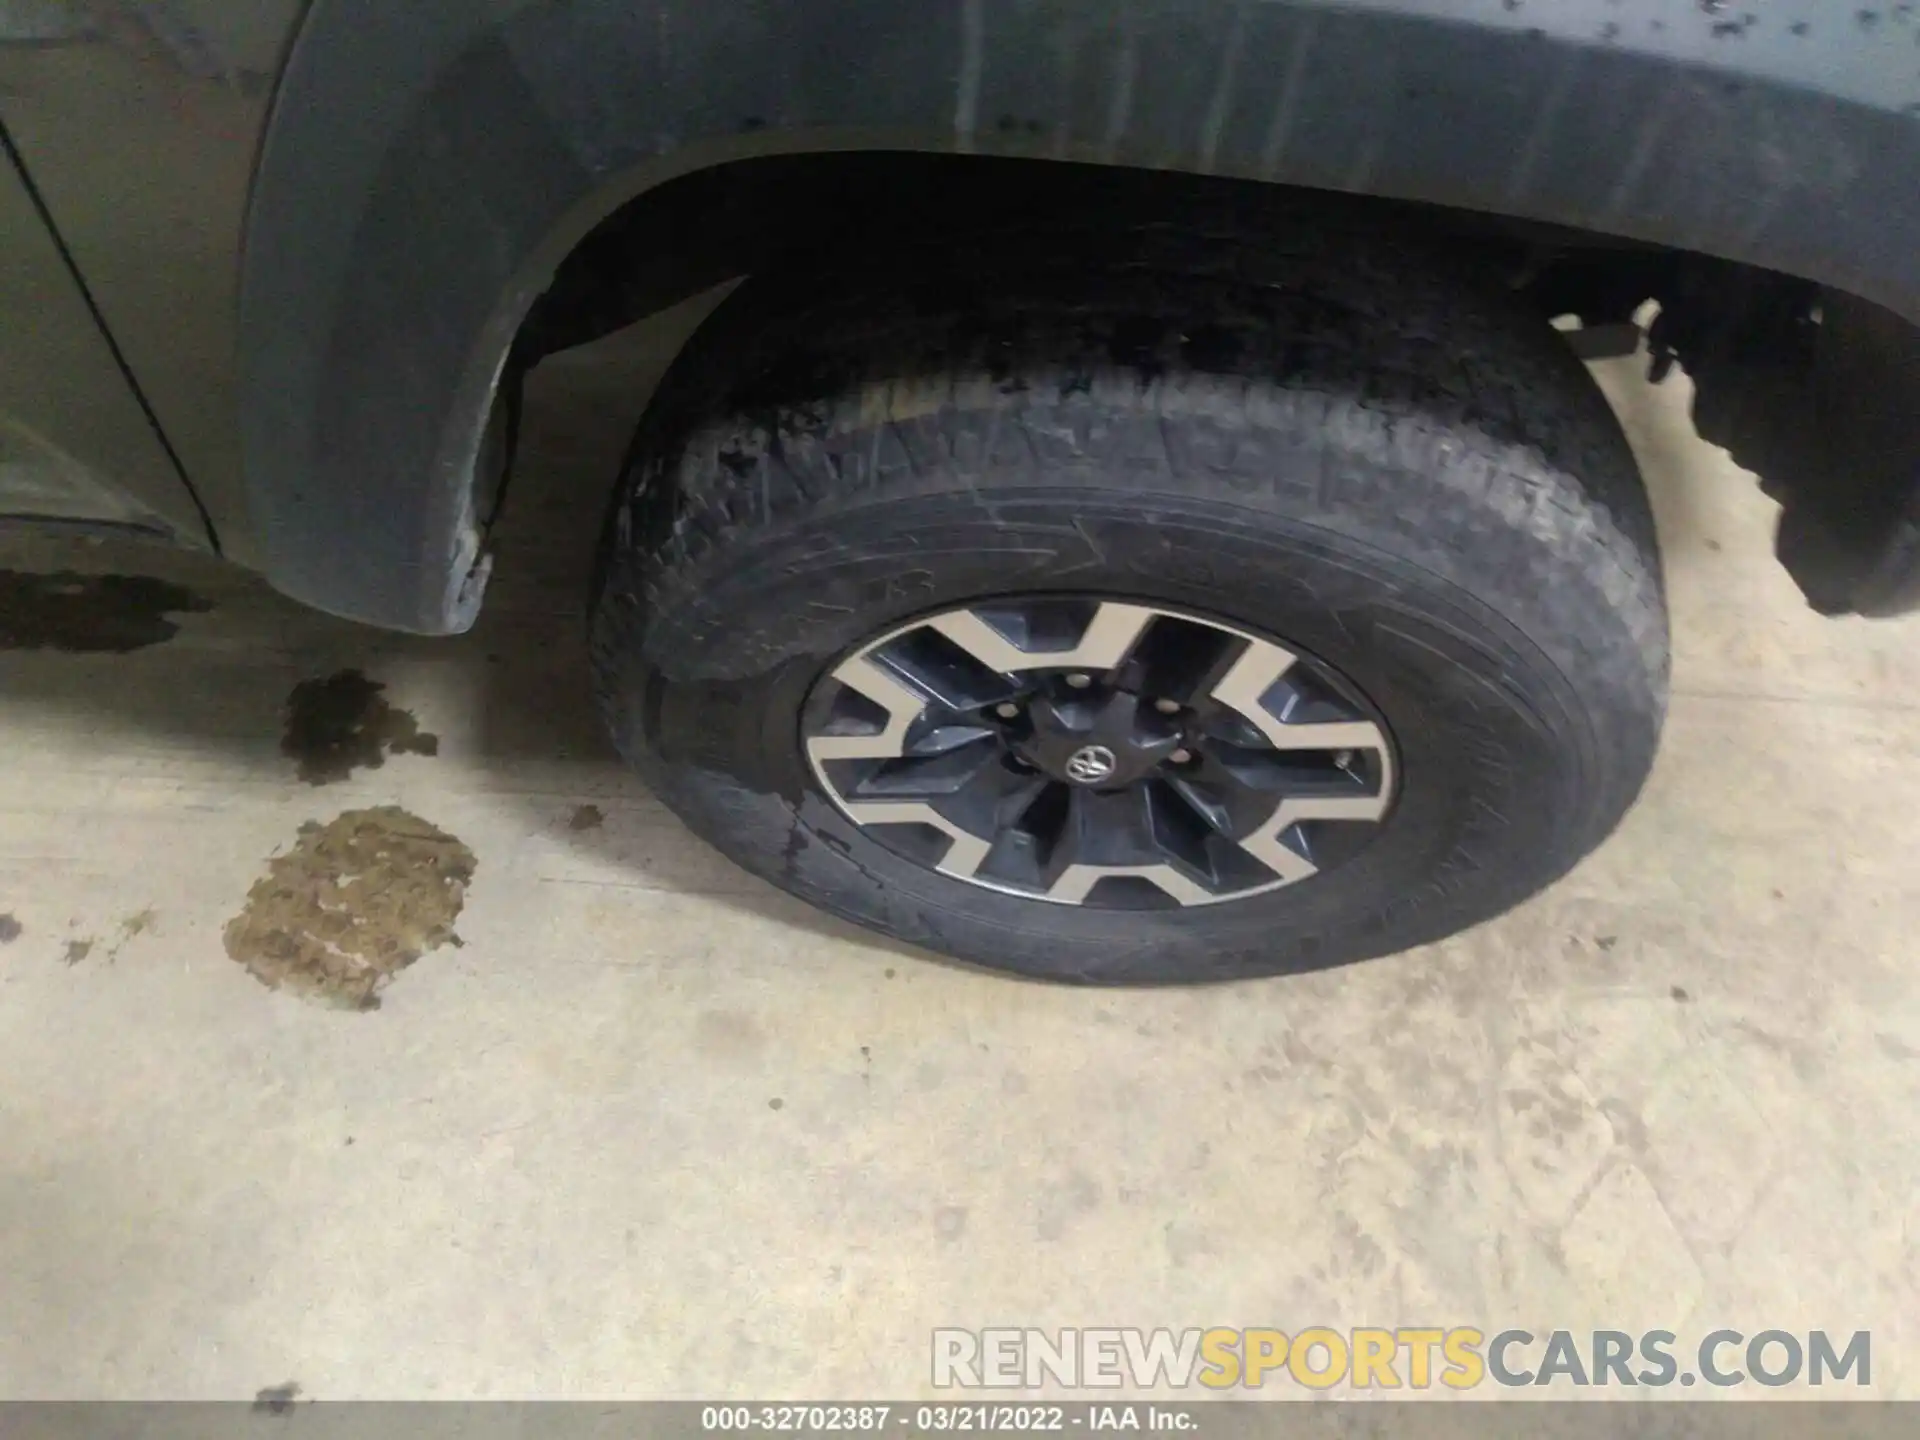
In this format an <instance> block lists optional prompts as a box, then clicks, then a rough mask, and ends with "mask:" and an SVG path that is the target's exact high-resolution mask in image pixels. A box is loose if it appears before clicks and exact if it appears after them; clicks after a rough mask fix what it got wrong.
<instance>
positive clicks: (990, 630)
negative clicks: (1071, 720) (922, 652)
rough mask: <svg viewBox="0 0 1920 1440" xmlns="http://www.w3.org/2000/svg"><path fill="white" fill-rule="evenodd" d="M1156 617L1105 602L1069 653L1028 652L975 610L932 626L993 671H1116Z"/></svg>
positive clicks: (941, 619) (960, 612) (940, 618)
mask: <svg viewBox="0 0 1920 1440" xmlns="http://www.w3.org/2000/svg"><path fill="white" fill-rule="evenodd" d="M1156 613H1158V612H1156V611H1153V610H1150V609H1148V608H1147V607H1145V606H1144V605H1123V604H1121V603H1120V602H1118V601H1114V600H1108V601H1103V602H1102V603H1101V604H1100V606H1099V607H1098V608H1097V609H1096V610H1095V611H1094V613H1093V618H1092V619H1091V620H1089V621H1088V622H1087V627H1086V629H1085V630H1083V631H1082V632H1081V634H1080V639H1079V640H1078V642H1077V643H1075V644H1074V646H1073V647H1072V648H1071V649H1067V650H1027V649H1023V648H1022V647H1021V646H1019V645H1018V644H1016V643H1014V642H1013V641H1012V640H1009V639H1008V638H1007V637H1006V636H1005V635H1003V634H1001V633H1000V631H998V630H996V629H995V628H994V627H993V626H991V625H989V624H988V623H987V622H986V621H985V620H983V619H981V618H980V616H979V615H977V614H975V613H974V612H973V611H972V610H955V611H953V612H952V613H950V614H947V615H940V616H937V617H935V618H934V619H933V620H931V621H929V622H928V623H929V624H930V625H931V627H932V628H933V629H935V630H938V631H939V632H940V633H941V634H942V635H944V636H946V637H947V639H949V640H951V641H952V642H953V643H954V644H956V645H958V646H959V647H960V648H961V649H962V650H965V651H966V652H967V653H968V654H969V655H972V656H973V657H974V658H975V659H976V660H978V661H979V662H980V663H981V664H982V665H984V666H986V667H987V668H988V669H990V670H1000V671H1006V672H1018V671H1021V670H1037V669H1042V668H1046V669H1054V668H1063V669H1078V670H1111V669H1113V668H1114V667H1115V666H1116V665H1118V664H1120V662H1121V661H1122V660H1124V659H1126V657H1127V652H1128V651H1130V650H1131V649H1132V648H1133V646H1134V643H1135V642H1136V641H1137V640H1139V638H1140V633H1141V631H1143V630H1145V629H1146V628H1147V626H1148V624H1149V623H1151V622H1152V620H1153V618H1154V616H1155V614H1156Z"/></svg>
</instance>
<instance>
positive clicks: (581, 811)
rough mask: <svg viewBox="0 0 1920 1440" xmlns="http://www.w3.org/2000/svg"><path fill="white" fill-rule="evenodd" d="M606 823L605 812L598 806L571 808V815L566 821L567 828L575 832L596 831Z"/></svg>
mask: <svg viewBox="0 0 1920 1440" xmlns="http://www.w3.org/2000/svg"><path fill="white" fill-rule="evenodd" d="M606 823H607V814H606V811H604V810H602V809H601V808H600V807H599V806H598V805H576V806H574V807H573V814H572V815H571V816H570V817H569V818H568V820H567V828H568V829H569V830H573V831H576V832H577V831H581V830H598V829H599V828H600V827H601V826H602V825H604V824H606Z"/></svg>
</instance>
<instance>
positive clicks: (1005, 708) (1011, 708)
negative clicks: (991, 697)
mask: <svg viewBox="0 0 1920 1440" xmlns="http://www.w3.org/2000/svg"><path fill="white" fill-rule="evenodd" d="M993 713H994V714H996V715H998V716H999V717H1000V718H1001V719H1002V720H1011V719H1013V717H1014V716H1016V715H1018V714H1019V713H1020V707H1019V706H1018V705H1016V704H1014V703H1013V702H1012V701H1011V700H1003V701H1001V702H1000V703H999V704H998V705H996V706H994V707H993Z"/></svg>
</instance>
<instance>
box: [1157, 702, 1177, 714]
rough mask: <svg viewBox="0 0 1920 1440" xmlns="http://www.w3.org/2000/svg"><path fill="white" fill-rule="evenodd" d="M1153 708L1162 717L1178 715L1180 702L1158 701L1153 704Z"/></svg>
mask: <svg viewBox="0 0 1920 1440" xmlns="http://www.w3.org/2000/svg"><path fill="white" fill-rule="evenodd" d="M1153 708H1154V709H1156V710H1158V711H1159V712H1160V713H1161V714H1162V715H1178V714H1179V713H1180V702H1179V701H1178V700H1156V701H1154V702H1153Z"/></svg>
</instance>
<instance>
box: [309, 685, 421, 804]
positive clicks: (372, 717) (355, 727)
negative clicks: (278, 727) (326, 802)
mask: <svg viewBox="0 0 1920 1440" xmlns="http://www.w3.org/2000/svg"><path fill="white" fill-rule="evenodd" d="M386 688H387V687H386V686H384V685H382V684H381V683H380V682H379V681H378V680H369V679H368V678H367V677H366V676H365V675H362V674H361V673H360V672H359V671H358V670H342V671H340V672H338V673H337V674H334V675H329V676H327V678H326V679H324V680H302V681H301V682H300V683H299V684H298V685H296V686H294V687H293V691H292V693H291V694H289V695H288V696H287V708H286V732H285V733H284V734H283V735H282V736H281V737H280V753H281V754H282V755H285V756H287V757H288V758H289V759H291V760H293V761H294V763H295V764H297V765H298V766H299V768H300V778H301V779H302V780H304V781H306V782H307V783H308V784H309V785H326V784H330V783H332V782H333V781H335V780H344V779H346V778H347V777H348V776H349V775H351V774H352V773H353V772H354V771H355V770H356V769H362V770H377V769H378V768H379V767H380V766H382V765H384V764H386V760H387V756H388V755H390V754H392V755H399V754H408V755H438V754H439V753H440V737H439V736H437V735H429V734H427V733H425V732H424V731H422V730H421V728H420V725H419V722H417V721H416V720H415V719H414V718H413V716H412V715H410V714H409V713H408V712H406V711H405V710H396V709H394V708H393V706H391V705H389V704H388V703H387V702H386V701H385V700H384V699H382V698H381V692H382V691H384V690H385V689H386Z"/></svg>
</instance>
